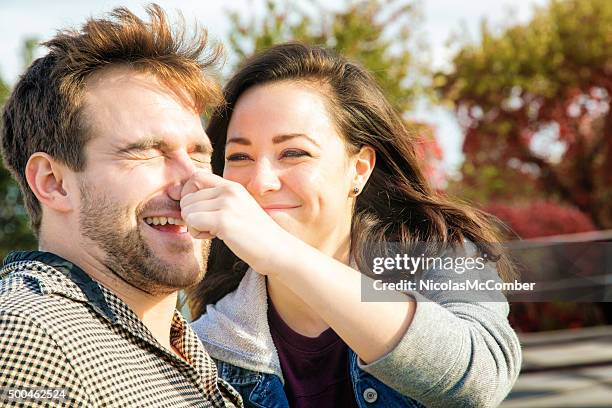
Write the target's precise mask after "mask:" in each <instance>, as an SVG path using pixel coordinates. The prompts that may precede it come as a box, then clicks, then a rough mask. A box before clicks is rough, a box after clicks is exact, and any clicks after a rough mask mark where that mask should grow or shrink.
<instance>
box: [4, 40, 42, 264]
mask: <svg viewBox="0 0 612 408" xmlns="http://www.w3.org/2000/svg"><path fill="white" fill-rule="evenodd" d="M37 45H38V41H37V40H36V39H33V38H29V39H27V40H26V41H25V42H24V47H23V63H24V66H28V65H30V64H31V63H32V60H33V58H34V52H35V49H36V47H37ZM9 94H10V90H9V87H8V85H7V84H6V83H5V82H4V81H3V80H2V79H1V78H0V108H2V106H4V103H5V102H6V99H7V98H8V96H9ZM0 120H1V118H0ZM0 125H1V124H0ZM1 163H2V159H1V158H0V164H1ZM34 248H36V239H35V238H34V235H33V234H32V231H31V230H30V227H29V220H28V217H27V215H26V211H25V209H24V207H23V201H22V197H21V191H20V190H19V186H18V185H17V183H16V182H15V180H13V178H12V177H11V175H10V173H9V172H8V171H7V170H6V169H5V168H4V165H2V166H0V259H4V257H5V256H6V254H8V253H9V252H10V251H13V250H16V249H34Z"/></svg>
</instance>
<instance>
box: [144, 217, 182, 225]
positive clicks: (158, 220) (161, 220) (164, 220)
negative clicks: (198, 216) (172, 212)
mask: <svg viewBox="0 0 612 408" xmlns="http://www.w3.org/2000/svg"><path fill="white" fill-rule="evenodd" d="M145 222H146V223H147V224H149V225H166V224H170V225H185V221H183V220H182V219H180V218H172V217H147V218H145Z"/></svg>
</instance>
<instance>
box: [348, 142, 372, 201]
mask: <svg viewBox="0 0 612 408" xmlns="http://www.w3.org/2000/svg"><path fill="white" fill-rule="evenodd" d="M375 165H376V151H374V149H373V148H372V147H371V146H365V145H364V146H362V147H361V149H360V150H359V152H358V153H357V154H355V176H354V179H353V184H354V185H353V187H357V188H358V189H359V191H360V192H361V191H363V188H364V187H365V185H366V183H367V182H368V179H369V178H370V175H371V174H372V172H373V171H374V166H375Z"/></svg>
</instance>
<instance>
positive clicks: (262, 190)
mask: <svg viewBox="0 0 612 408" xmlns="http://www.w3.org/2000/svg"><path fill="white" fill-rule="evenodd" d="M280 187H281V181H280V179H279V175H278V171H277V169H275V168H274V167H273V166H272V164H271V163H269V162H268V161H265V160H262V161H260V162H259V163H257V164H256V165H255V167H254V168H253V173H252V174H251V177H250V178H249V181H248V183H247V185H246V188H247V190H248V191H249V193H251V195H257V196H261V195H264V194H266V193H268V192H271V191H277V190H279V189H280Z"/></svg>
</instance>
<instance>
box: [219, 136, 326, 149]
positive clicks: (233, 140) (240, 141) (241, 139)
mask: <svg viewBox="0 0 612 408" xmlns="http://www.w3.org/2000/svg"><path fill="white" fill-rule="evenodd" d="M296 137H303V138H305V139H307V140H309V141H310V142H311V143H312V144H314V145H315V146H317V147H319V148H320V147H321V145H319V143H318V142H317V141H316V140H314V139H313V138H312V137H310V136H308V135H305V134H304V133H289V134H286V135H277V136H274V137H273V138H272V143H274V144H279V143H283V142H286V141H287V140H290V139H294V138H296ZM230 143H236V144H239V145H243V146H251V144H252V143H251V141H250V140H249V139H247V138H245V137H240V136H234V137H230V138H228V139H227V141H226V142H225V145H226V146H227V145H229V144H230Z"/></svg>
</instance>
